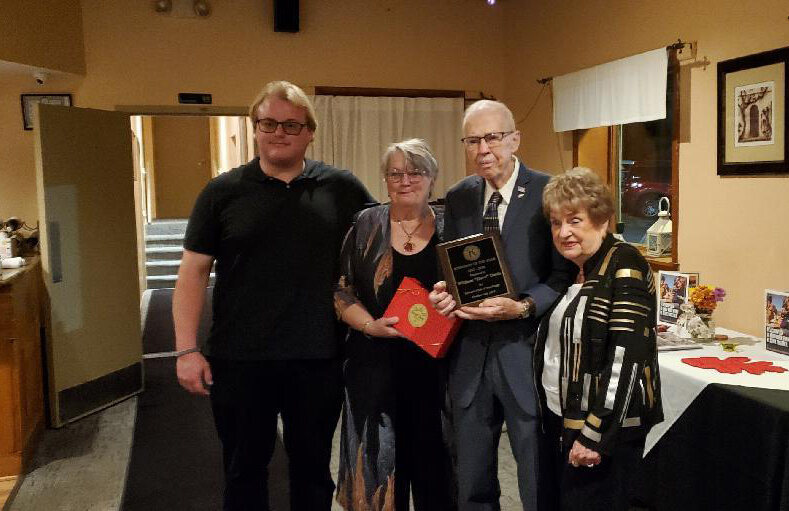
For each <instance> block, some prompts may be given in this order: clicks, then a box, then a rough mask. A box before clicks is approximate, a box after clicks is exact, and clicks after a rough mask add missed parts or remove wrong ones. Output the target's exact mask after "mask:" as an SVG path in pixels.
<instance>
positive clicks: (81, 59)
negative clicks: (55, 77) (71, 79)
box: [0, 0, 85, 74]
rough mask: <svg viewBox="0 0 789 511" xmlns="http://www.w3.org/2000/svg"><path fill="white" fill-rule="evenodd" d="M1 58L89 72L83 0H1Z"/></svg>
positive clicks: (70, 70)
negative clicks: (84, 40)
mask: <svg viewBox="0 0 789 511" xmlns="http://www.w3.org/2000/svg"><path fill="white" fill-rule="evenodd" d="M0 25H2V29H0V60H6V61H9V62H15V63H18V64H26V65H29V66H35V67H41V68H47V69H53V70H58V71H65V72H68V73H75V74H85V49H84V47H83V44H82V9H81V8H80V2H79V0H8V1H3V2H0Z"/></svg>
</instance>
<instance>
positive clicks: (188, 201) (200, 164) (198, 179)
mask: <svg viewBox="0 0 789 511" xmlns="http://www.w3.org/2000/svg"><path fill="white" fill-rule="evenodd" d="M152 121H153V122H152V134H153V155H154V172H155V177H154V185H155V187H156V216H155V217H154V218H157V219H162V218H188V217H189V213H191V211H192V206H194V202H195V199H196V198H197V194H199V193H200V190H202V189H203V187H204V186H205V185H206V183H208V181H209V180H210V179H211V141H210V129H209V118H208V117H190V116H180V115H179V116H165V115H159V116H155V117H153V119H152Z"/></svg>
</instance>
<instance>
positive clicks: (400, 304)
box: [384, 277, 463, 358]
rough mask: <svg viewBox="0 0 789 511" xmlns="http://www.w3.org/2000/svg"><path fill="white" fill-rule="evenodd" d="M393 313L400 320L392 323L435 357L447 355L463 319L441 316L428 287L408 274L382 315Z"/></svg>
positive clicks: (386, 315) (390, 315)
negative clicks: (434, 305) (431, 300)
mask: <svg viewBox="0 0 789 511" xmlns="http://www.w3.org/2000/svg"><path fill="white" fill-rule="evenodd" d="M393 316H397V317H398V318H400V321H398V322H397V323H395V324H394V325H392V326H393V327H394V328H396V329H397V330H398V331H399V332H400V333H401V334H403V336H405V338H406V339H408V340H410V341H411V342H413V343H414V344H416V345H417V346H419V347H420V348H422V349H423V350H424V351H426V352H427V353H428V354H429V355H430V356H431V357H434V358H441V357H443V356H444V355H446V352H447V350H448V349H449V346H450V344H452V339H453V338H454V337H455V334H456V333H457V331H458V329H459V328H460V325H461V323H462V322H463V320H461V319H459V318H448V317H445V316H442V315H441V314H440V313H439V312H438V311H437V310H436V309H435V308H434V307H433V305H432V304H431V303H430V299H429V298H428V291H427V289H425V288H424V287H422V285H421V284H420V283H419V281H418V280H416V279H414V278H411V277H405V278H403V282H401V283H400V287H398V289H397V291H396V292H395V295H394V297H393V298H392V301H391V302H390V303H389V306H388V307H387V308H386V311H385V312H384V317H393Z"/></svg>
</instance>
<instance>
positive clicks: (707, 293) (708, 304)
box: [685, 286, 726, 339]
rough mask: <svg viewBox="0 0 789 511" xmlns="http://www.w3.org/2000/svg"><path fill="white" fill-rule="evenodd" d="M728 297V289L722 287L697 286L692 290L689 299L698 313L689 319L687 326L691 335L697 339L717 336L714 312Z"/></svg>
mask: <svg viewBox="0 0 789 511" xmlns="http://www.w3.org/2000/svg"><path fill="white" fill-rule="evenodd" d="M725 297H726V291H724V289H723V288H721V287H715V288H713V287H711V286H696V287H694V288H693V289H691V290H690V295H689V296H688V299H689V301H690V303H692V304H693V307H694V308H695V309H696V314H695V315H694V316H693V317H692V318H690V319H688V320H687V326H686V327H685V328H686V329H687V331H688V333H690V335H691V337H693V338H695V339H711V338H713V337H715V322H714V321H713V319H712V313H713V311H715V308H716V307H717V306H718V302H722V301H723V299H724V298H725Z"/></svg>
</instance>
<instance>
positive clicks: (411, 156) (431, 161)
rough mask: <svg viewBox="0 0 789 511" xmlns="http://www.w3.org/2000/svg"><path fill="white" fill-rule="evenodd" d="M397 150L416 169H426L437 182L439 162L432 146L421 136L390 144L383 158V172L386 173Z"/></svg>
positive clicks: (429, 175)
mask: <svg viewBox="0 0 789 511" xmlns="http://www.w3.org/2000/svg"><path fill="white" fill-rule="evenodd" d="M396 151H399V152H401V153H403V156H404V157H405V161H406V162H408V163H410V164H411V165H413V167H414V168H415V169H419V170H424V171H426V172H427V176H428V177H429V178H430V180H431V181H433V182H435V180H436V178H437V177H438V162H437V161H436V157H435V156H433V152H432V151H431V150H430V146H429V145H427V142H425V141H424V140H422V139H421V138H410V139H408V140H403V141H402V142H393V143H391V144H389V147H387V148H386V151H384V155H383V157H382V158H381V174H383V175H384V176H385V175H386V171H387V170H389V160H390V159H391V158H392V155H393V154H394V153H395V152H396Z"/></svg>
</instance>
